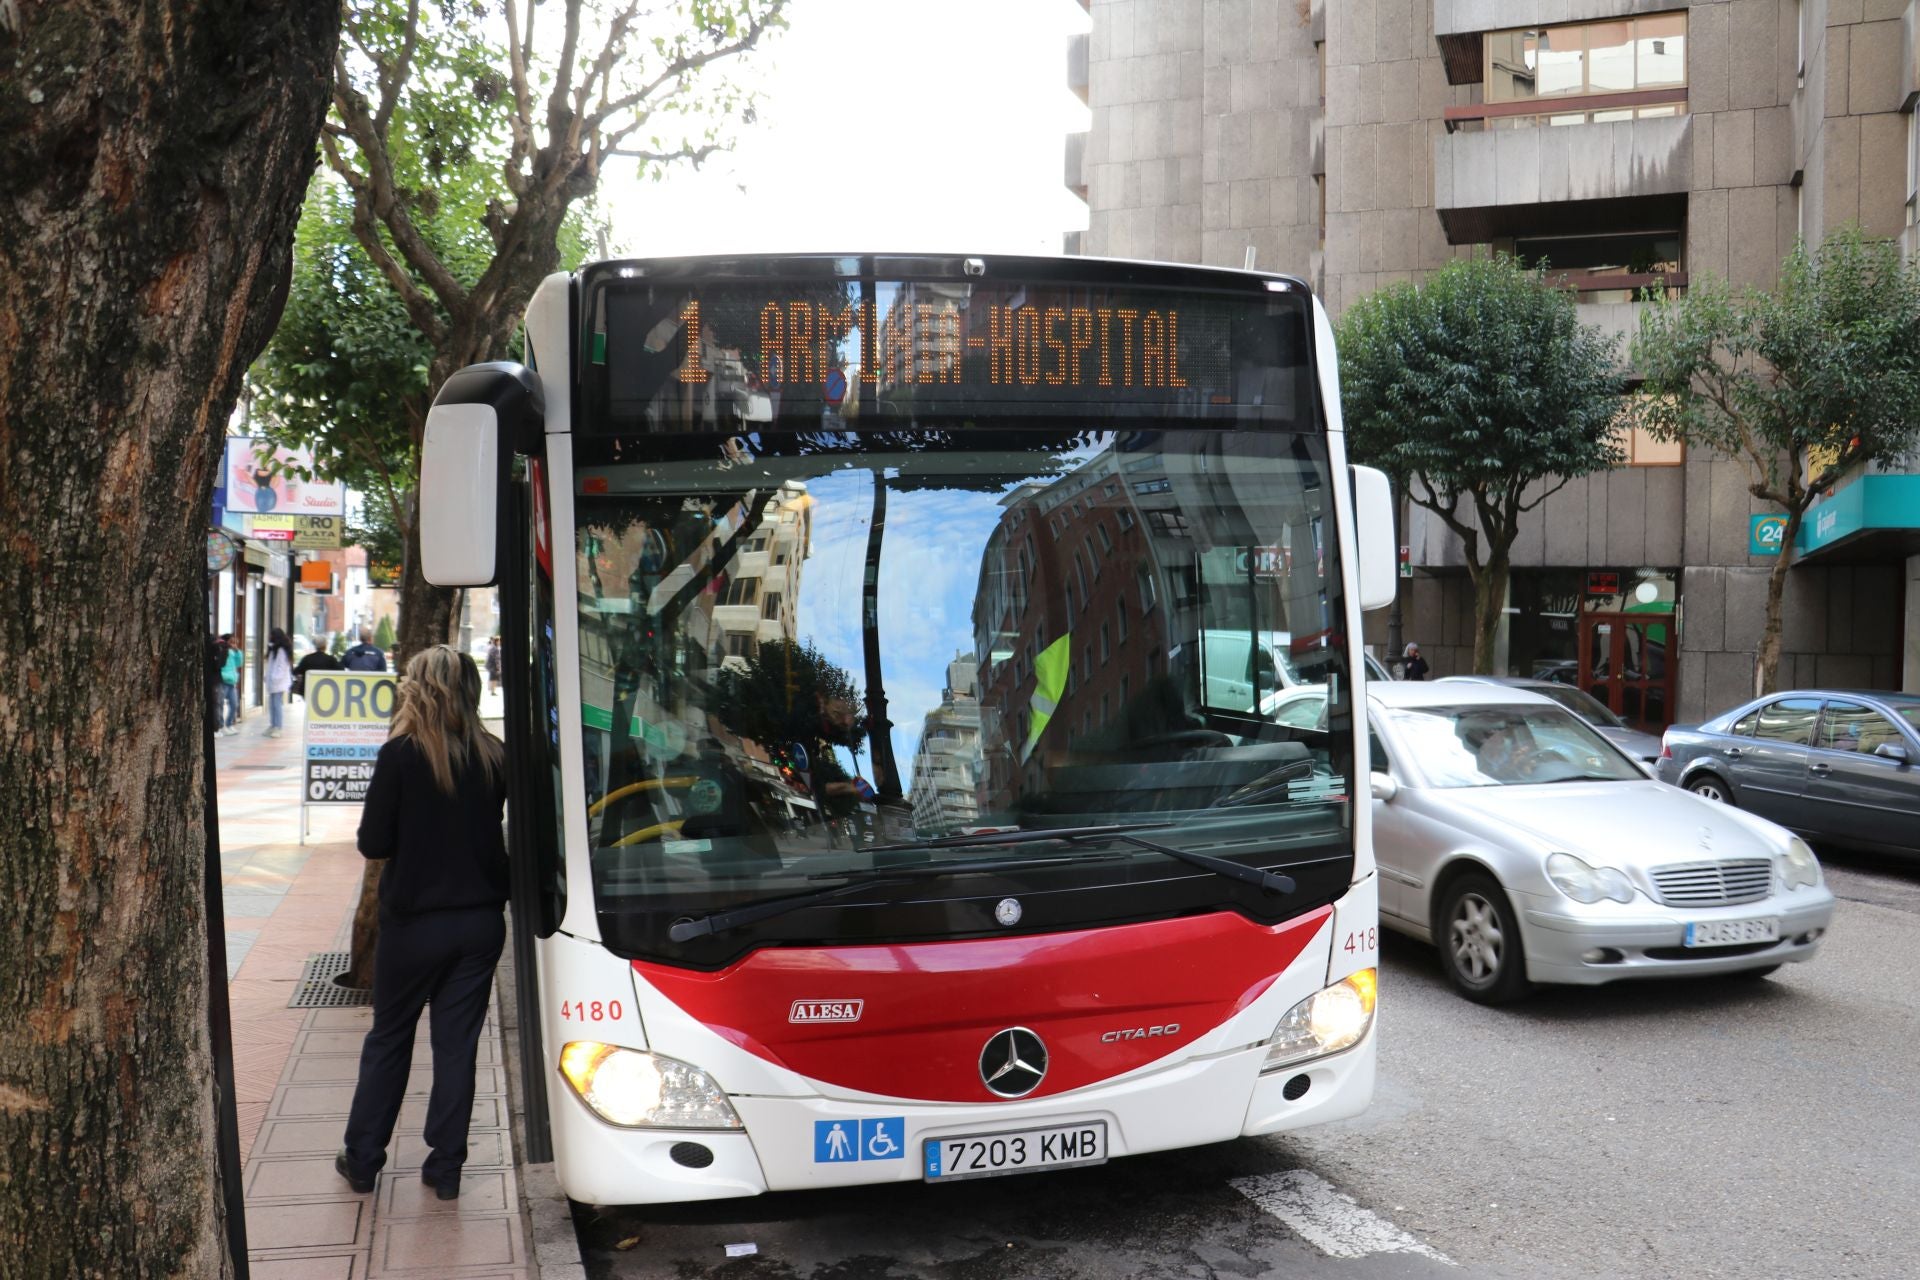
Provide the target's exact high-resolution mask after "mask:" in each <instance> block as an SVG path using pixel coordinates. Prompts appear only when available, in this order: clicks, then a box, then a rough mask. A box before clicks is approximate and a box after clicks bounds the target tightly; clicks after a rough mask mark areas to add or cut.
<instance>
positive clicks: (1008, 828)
mask: <svg viewBox="0 0 1920 1280" xmlns="http://www.w3.org/2000/svg"><path fill="white" fill-rule="evenodd" d="M526 351H527V355H528V361H527V365H526V366H525V367H522V366H518V365H507V364H492V365H481V366H474V367H472V368H469V369H466V370H462V371H461V372H460V373H458V374H456V375H455V376H454V377H453V378H452V379H451V380H449V382H448V383H447V384H446V386H445V388H444V389H443V390H442V392H441V394H440V395H439V397H438V399H437V401H436V403H435V405H434V408H433V410H432V414H431V416H430V418H429V420H428V423H427V430H426V442H425V448H424V452H423V463H422V476H421V502H422V516H421V519H422V528H423V534H422V543H423V555H422V564H423V569H424V572H425V574H426V576H427V577H428V579H429V580H431V581H434V582H437V583H440V584H442V585H448V586H473V585H482V584H489V583H495V582H497V583H498V584H499V586H500V588H501V600H502V616H503V633H504V644H505V647H506V659H507V660H506V664H505V665H506V673H507V677H508V678H507V700H508V709H507V721H506V725H507V739H508V743H509V747H510V756H511V759H512V762H513V787H512V795H511V802H510V814H511V820H510V829H511V849H512V854H513V860H514V903H513V913H514V921H515V935H514V936H515V940H516V948H517V955H516V964H517V966H518V974H519V978H520V982H519V989H520V992H519V994H520V1000H521V1006H520V1021H521V1027H522V1041H521V1045H522V1050H523V1054H524V1061H526V1062H528V1063H530V1064H537V1069H536V1067H529V1068H528V1070H527V1071H526V1073H525V1075H526V1084H527V1085H528V1090H529V1095H530V1100H531V1109H530V1125H529V1130H530V1141H531V1143H532V1145H533V1147H534V1151H533V1154H534V1157H535V1158H539V1157H540V1156H541V1155H544V1154H545V1152H544V1151H543V1150H542V1149H541V1148H542V1147H543V1146H544V1144H545V1142H546V1141H547V1140H548V1137H549V1135H548V1133H546V1132H544V1131H543V1130H544V1129H545V1127H546V1124H550V1139H551V1148H552V1156H553V1159H554V1162H555V1166H556V1169H557V1171H558V1175H559V1180H560V1183H561V1185H562V1187H563V1188H564V1189H565V1190H566V1192H567V1193H568V1194H569V1195H571V1196H573V1197H574V1198H576V1199H579V1200H583V1201H589V1202H595V1203H647V1202H661V1201H684V1200H694V1199H703V1198H712V1197H722V1196H742V1195H752V1194H756V1193H759V1192H762V1191H770V1190H796V1189H803V1188H820V1187H828V1186H839V1185H849V1184H860V1183H874V1182H894V1181H903V1180H909V1179H928V1180H934V1181H946V1180H954V1179H962V1178H972V1177H979V1176H985V1175H992V1174H1002V1173H1014V1172H1024V1171H1032V1170H1043V1169H1049V1168H1064V1167H1070V1166H1075V1165H1085V1164H1090V1163H1098V1162H1100V1161H1104V1160H1108V1159H1112V1158H1116V1157H1120V1156H1127V1155H1133V1154H1137V1153H1141V1152H1148V1151H1158V1150H1165V1149H1169V1148H1176V1147H1185V1146H1192V1145H1196V1144H1200V1143H1208V1142H1217V1141H1220V1140H1222V1139H1227V1138H1232V1137H1235V1136H1238V1135H1242V1134H1263V1133H1274V1132H1278V1131H1282V1130H1286V1129H1292V1128H1296V1127H1299V1126H1302V1125H1308V1124H1314V1123H1318V1122H1321V1121H1326V1120H1333V1119H1339V1118H1342V1117H1347V1116H1351V1115H1353V1114H1355V1113H1356V1112H1358V1111H1360V1110H1361V1109H1362V1108H1364V1107H1365V1106H1366V1105H1367V1102H1368V1100H1369V1097H1370V1095H1371V1093H1372V1089H1373V1077H1374V1033H1373V1025H1374V1000H1375V978H1376V971H1375V966H1376V962H1377V955H1378V951H1377V947H1378V932H1377V920H1376V915H1377V901H1378V898H1377V890H1376V880H1375V872H1374V862H1373V857H1372V851H1371V845H1370V834H1369V832H1370V827H1369V821H1368V804H1367V797H1368V788H1367V773H1366V769H1365V765H1364V763H1363V762H1364V761H1365V760H1366V759H1367V756H1366V747H1365V744H1366V738H1365V727H1364V716H1363V714H1362V712H1361V710H1360V709H1361V708H1362V707H1364V705H1365V704H1364V698H1363V696H1362V689H1361V684H1362V681H1363V679H1364V669H1363V667H1362V662H1361V652H1362V651H1361V648H1360V619H1361V610H1362V608H1363V607H1378V606H1379V605H1381V604H1384V603H1385V602H1386V600H1387V599H1388V598H1389V597H1390V596H1391V593H1392V587H1393V581H1392V575H1393V572H1394V563H1393V555H1392V547H1391V545H1390V544H1391V539H1392V532H1391V518H1390V514H1389V509H1388V497H1387V490H1386V482H1385V480H1384V478H1382V477H1381V476H1380V475H1379V474H1378V473H1377V472H1370V471H1366V470H1365V469H1361V468H1350V467H1349V466H1348V465H1347V462H1346V459H1345V455H1344V446H1343V441H1342V435H1341V431H1340V425H1339V424H1340V419H1339V397H1338V389H1337V382H1336V372H1335V361H1334V349H1333V341H1332V337H1331V331H1330V330H1329V328H1328V324H1327V319H1326V316H1325V313H1324V311H1323V310H1322V309H1321V307H1320V305H1319V303H1318V302H1316V301H1315V300H1314V299H1313V297H1312V296H1311V295H1310V293H1309V291H1308V289H1307V288H1306V287H1305V286H1304V285H1303V284H1302V283H1301V282H1300V281H1298V280H1294V279H1290V278H1287V277H1283V276H1274V275H1262V274H1255V273H1252V272H1240V271H1220V270H1210V269H1203V268H1197V267H1179V266H1168V265H1154V264H1142V263H1124V262H1110V261H1100V260H1094V259H1078V258H1069V259H1058V260H1054V259H1035V258H994V257H983V258H969V257H941V256H926V257H907V256H871V255H870V256H857V255H856V256H793V257H773V256H765V257H739V258H705V259H674V260H650V261H628V262H608V263H603V264H597V265H593V266H589V267H586V268H584V269H582V270H581V271H580V272H579V273H577V274H574V275H557V276H554V277H552V278H551V279H549V280H547V281H546V282H545V283H544V284H543V285H542V286H541V288H540V290H539V292H538V294H537V296H536V297H535V298H534V300H533V302H532V304H531V306H530V308H529V310H528V314H527V319H526ZM543 1121H544V1122H546V1123H545V1124H543V1123H542V1122H543Z"/></svg>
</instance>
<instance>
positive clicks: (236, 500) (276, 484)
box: [221, 436, 347, 516]
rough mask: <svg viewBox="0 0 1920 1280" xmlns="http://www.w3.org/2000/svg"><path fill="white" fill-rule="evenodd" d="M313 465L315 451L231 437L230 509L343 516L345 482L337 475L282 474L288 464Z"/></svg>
mask: <svg viewBox="0 0 1920 1280" xmlns="http://www.w3.org/2000/svg"><path fill="white" fill-rule="evenodd" d="M289 466H292V467H298V468H304V469H306V470H312V468H313V458H312V456H311V455H310V454H306V453H302V452H300V451H298V450H294V449H281V448H278V447H276V446H274V445H273V444H270V443H269V442H267V441H265V440H254V439H251V438H249V437H247V436H229V437H228V438H227V458H226V466H225V468H224V469H223V470H222V472H221V481H222V482H223V484H224V485H225V487H226V491H227V501H226V510H227V512H228V513H229V514H232V515H254V516H343V515H345V514H346V513H347V490H346V486H345V485H343V484H340V483H339V482H338V481H333V480H302V479H300V478H299V477H298V476H292V475H285V474H281V473H282V472H283V471H284V470H285V468H286V467H289Z"/></svg>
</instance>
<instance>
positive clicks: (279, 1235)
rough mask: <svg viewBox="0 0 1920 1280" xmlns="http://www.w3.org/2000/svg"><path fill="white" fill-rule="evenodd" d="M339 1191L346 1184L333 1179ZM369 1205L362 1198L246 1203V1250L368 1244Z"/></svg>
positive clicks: (370, 1224) (370, 1230)
mask: <svg viewBox="0 0 1920 1280" xmlns="http://www.w3.org/2000/svg"><path fill="white" fill-rule="evenodd" d="M334 1181H335V1183H336V1185H338V1186H339V1187H340V1189H341V1190H342V1191H345V1190H346V1185H345V1184H344V1183H341V1182H340V1181H339V1179H338V1178H335V1180H334ZM372 1238H373V1206H372V1205H370V1204H368V1203H367V1201H366V1198H365V1197H364V1196H359V1197H355V1198H354V1199H352V1200H335V1201H326V1202H315V1201H311V1200H309V1201H305V1202H302V1203H299V1204H259V1203H256V1202H249V1203H248V1204H247V1249H248V1252H249V1253H252V1252H253V1251H254V1250H260V1251H262V1252H267V1251H271V1250H276V1249H314V1248H319V1247H321V1246H328V1247H333V1248H339V1247H342V1246H347V1247H352V1248H360V1247H362V1246H365V1245H367V1244H370V1243H371V1242H372Z"/></svg>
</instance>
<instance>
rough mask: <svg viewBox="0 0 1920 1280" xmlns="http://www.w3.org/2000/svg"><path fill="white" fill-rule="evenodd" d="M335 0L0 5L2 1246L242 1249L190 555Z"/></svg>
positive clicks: (322, 64) (273, 291)
mask: <svg viewBox="0 0 1920 1280" xmlns="http://www.w3.org/2000/svg"><path fill="white" fill-rule="evenodd" d="M339 22H340V10H339V7H338V6H337V5H326V4H316V5H285V6H281V5H264V4H248V3H244V2H239V3H236V2H234V0H227V2H226V3H221V4H210V3H205V2H204V0H173V2H172V3H162V2H160V0H153V2H152V3H148V4H145V5H127V4H107V3H100V2H99V0H92V2H86V0H83V2H81V3H71V4H66V5H47V4H28V5H25V6H21V5H0V66H4V67H5V68H6V70H5V74H4V76H0V548H4V550H0V653H5V654H6V660H5V661H4V662H0V814H4V815H5V818H6V820H5V822H4V823H3V824H0V901H4V902H5V903H6V904H7V910H6V912H5V929H4V932H0V1185H4V1186H5V1193H4V1194H0V1273H4V1274H6V1275H8V1276H16V1275H17V1276H35V1277H38V1276H61V1277H66V1276H102V1277H119V1276H195V1277H203V1276H204V1277H211V1276H224V1275H230V1274H231V1273H232V1265H231V1260H230V1259H229V1258H228V1257H227V1255H226V1247H225V1234H224V1230H223V1223H222V1214H223V1213H224V1207H223V1203H222V1197H221V1195H220V1193H219V1186H218V1178H219V1175H218V1165H217V1160H216V1150H215V1124H216V1122H215V1115H216V1110H215V1108H216V1100H215V1098H214V1084H213V1072H212V1046H211V1042H210V1039H209V1033H208V1027H207V1006H206V994H207V983H208V979H209V975H208V972H207V949H206V937H207V934H206V930H207V928H208V927H209V924H208V921H207V918H206V910H205V898H204V884H203V879H202V876H203V871H204V860H205V856H206V843H205V842H206V827H205V812H206V809H205V804H204V799H205V790H204V789H205V787H207V786H208V785H210V784H211V780H210V779H208V778H207V777H206V776H205V774H204V764H205V756H204V737H203V735H204V732H205V720H206V716H207V711H206V700H207V691H206V675H205V666H204V664H205V660H206V648H207V635H206V621H205V600H204V595H203V582H204V580H203V572H204V571H203V561H202V555H203V554H204V547H205V540H206V525H207V518H208V506H207V501H208V493H209V491H210V489H211V485H212V481H213V478H214V475H215V474H216V472H217V471H218V468H219V466H220V461H221V458H220V447H221V443H222V438H223V436H224V434H225V431H226V424H227V420H228V417H229V415H230V414H231V412H232V409H233V405H234V402H235V399H236V397H237V394H238V390H239V383H240V378H241V375H242V373H243V372H244V371H245V368H246V366H247V364H248V362H249V361H251V360H252V359H253V357H254V356H255V355H257V354H258V353H259V351H260V349H261V347H262V346H263V345H264V344H265V342H266V339H267V336H268V334H269V333H270V332H271V331H272V328H273V325H274V323H275V322H276V321H277V319H278V313H279V308H280V305H281V303H282V301H283V299H284V297H285V291H286V285H287V279H288V270H289V265H290V249H291V243H292V237H293V229H294V222H295V218H296V216H297V213H298V210H299V205H300V201H301V198H302V196H303V195H304V194H305V191H306V184H307V178H308V175H309V174H310V173H311V172H312V168H313V163H314V160H315V154H314V139H315V137H316V136H317V134H318V131H319V127H320V122H321V119H322V116H323V113H324V111H325V107H326V101H327V84H328V78H329V75H330V72H331V66H332V58H333V51H334V46H335V43H336V40H337V37H338V30H339ZM213 927H219V923H218V922H215V923H214V925H213Z"/></svg>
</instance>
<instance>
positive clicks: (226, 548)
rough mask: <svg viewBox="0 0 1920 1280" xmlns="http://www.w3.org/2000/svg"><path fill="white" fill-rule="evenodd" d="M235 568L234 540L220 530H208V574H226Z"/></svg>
mask: <svg viewBox="0 0 1920 1280" xmlns="http://www.w3.org/2000/svg"><path fill="white" fill-rule="evenodd" d="M232 567H233V540H232V539H231V538H229V537H227V535H226V534H224V533H221V532H220V531H219V530H218V529H209V530H207V572H208V573H225V572H226V571H227V570H228V569H231V568H232Z"/></svg>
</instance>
